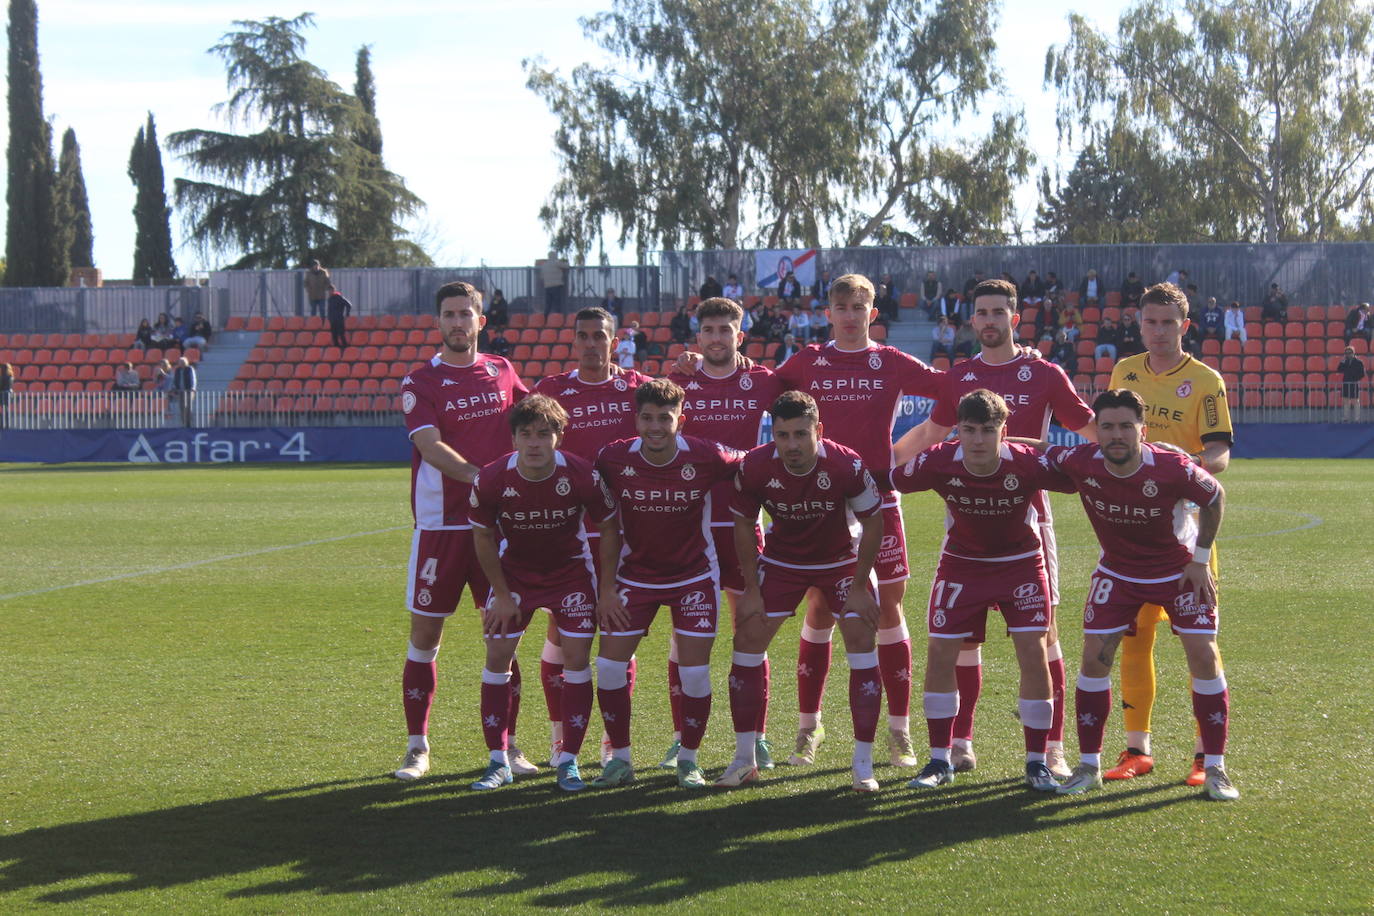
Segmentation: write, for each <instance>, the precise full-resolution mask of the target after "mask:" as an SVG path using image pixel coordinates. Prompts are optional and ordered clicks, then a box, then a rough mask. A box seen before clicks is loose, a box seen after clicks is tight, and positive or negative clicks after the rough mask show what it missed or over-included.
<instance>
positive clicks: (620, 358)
mask: <svg viewBox="0 0 1374 916" xmlns="http://www.w3.org/2000/svg"><path fill="white" fill-rule="evenodd" d="M615 361H616V365H618V366H620V368H622V369H633V368H634V367H635V334H634V331H633V330H632V329H631V328H621V329H620V342H619V343H617V344H616V345H615Z"/></svg>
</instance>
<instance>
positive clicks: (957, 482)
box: [949, 477, 964, 487]
mask: <svg viewBox="0 0 1374 916" xmlns="http://www.w3.org/2000/svg"><path fill="white" fill-rule="evenodd" d="M949 485H950V486H951V487H962V486H963V485H964V482H963V481H962V480H960V479H959V478H958V477H951V478H950V479H949Z"/></svg>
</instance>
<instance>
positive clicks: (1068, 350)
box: [1050, 328, 1078, 378]
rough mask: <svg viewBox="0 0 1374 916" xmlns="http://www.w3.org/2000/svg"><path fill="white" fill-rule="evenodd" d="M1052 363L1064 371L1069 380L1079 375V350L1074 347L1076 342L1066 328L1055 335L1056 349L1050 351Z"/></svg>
mask: <svg viewBox="0 0 1374 916" xmlns="http://www.w3.org/2000/svg"><path fill="white" fill-rule="evenodd" d="M1050 362H1052V363H1054V364H1055V365H1057V366H1059V367H1060V368H1061V369H1063V370H1064V374H1065V375H1067V376H1068V377H1069V378H1073V377H1074V376H1075V375H1077V374H1078V349H1077V348H1076V347H1075V346H1074V342H1073V340H1072V339H1071V338H1070V337H1069V332H1068V330H1067V329H1065V328H1060V329H1059V333H1058V334H1056V335H1055V338H1054V349H1053V350H1051V351H1050Z"/></svg>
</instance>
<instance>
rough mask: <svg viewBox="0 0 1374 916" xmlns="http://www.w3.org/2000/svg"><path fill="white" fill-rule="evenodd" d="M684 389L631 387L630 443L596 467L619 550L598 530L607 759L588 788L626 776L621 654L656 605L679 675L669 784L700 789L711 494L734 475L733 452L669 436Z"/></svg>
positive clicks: (712, 618) (714, 588)
mask: <svg viewBox="0 0 1374 916" xmlns="http://www.w3.org/2000/svg"><path fill="white" fill-rule="evenodd" d="M682 400H683V391H682V389H681V388H679V387H678V386H677V385H674V384H673V383H672V382H670V381H668V380H667V379H663V378H660V379H654V380H653V381H650V382H645V383H644V384H642V385H640V386H639V387H638V388H637V389H635V405H636V413H635V430H636V431H637V432H638V433H639V435H638V436H637V437H635V438H634V439H621V440H619V441H617V442H612V443H611V444H610V445H607V446H606V447H605V448H604V449H602V450H601V454H600V455H599V456H597V459H596V469H597V470H598V471H599V472H600V474H601V478H602V480H603V481H604V482H605V484H606V487H607V489H608V490H609V491H610V493H611V495H612V497H613V498H614V500H615V502H616V506H617V509H618V512H619V516H620V529H621V533H622V534H623V536H624V544H625V549H624V551H623V552H622V550H621V546H620V545H621V540H620V535H618V534H617V533H616V531H615V530H614V529H613V528H610V529H603V531H602V534H601V557H602V567H601V568H602V570H603V571H604V572H605V578H604V580H603V581H602V583H601V594H600V597H599V600H598V602H597V616H598V617H599V618H600V621H601V642H600V646H599V650H598V654H597V659H596V680H597V700H598V702H599V703H600V706H601V718H602V719H603V720H604V722H605V725H606V733H607V735H609V736H610V739H611V759H610V760H609V761H607V763H606V765H605V767H604V768H603V769H602V771H601V775H600V776H598V777H597V778H596V779H594V780H592V785H593V786H594V787H596V788H604V787H609V786H619V785H624V784H625V783H627V782H630V781H631V780H632V779H633V778H634V767H633V766H632V765H631V762H630V706H631V703H630V690H629V686H628V681H627V677H626V672H627V670H628V669H629V664H630V658H631V657H632V656H633V655H634V652H635V649H636V648H637V647H638V646H639V641H640V640H641V639H643V638H644V635H645V634H646V633H648V632H649V624H650V623H652V622H653V619H654V615H655V614H657V612H658V609H659V606H660V605H665V604H666V605H667V606H668V607H669V609H670V611H671V613H672V619H673V633H674V635H675V636H676V637H677V645H678V661H679V669H678V670H679V673H680V675H681V677H682V694H683V696H682V747H681V749H680V750H679V752H678V755H677V780H678V785H680V786H682V787H683V788H691V789H696V788H704V787H705V786H706V776H705V774H703V773H702V771H701V767H699V766H698V765H697V749H698V748H699V747H701V739H702V737H703V736H704V735H705V734H706V721H707V719H708V718H709V717H710V715H711V646H712V645H713V644H714V643H715V637H716V623H717V616H718V614H719V600H718V598H717V595H718V593H719V590H720V586H719V581H720V570H719V567H718V565H717V562H716V555H715V549H714V547H713V546H712V543H711V537H710V534H709V532H708V527H707V524H708V520H709V519H710V504H711V498H710V493H711V488H712V487H713V486H715V485H716V484H717V483H719V482H720V481H722V480H728V479H729V478H730V477H732V476H733V475H734V473H735V468H736V467H737V466H738V464H739V462H740V459H741V458H743V457H744V456H743V453H742V452H737V451H735V450H734V449H731V448H727V447H725V446H723V445H718V444H717V443H714V442H708V441H706V440H704V439H697V438H695V437H692V436H683V435H680V434H679V433H678V429H679V428H680V427H681V424H682Z"/></svg>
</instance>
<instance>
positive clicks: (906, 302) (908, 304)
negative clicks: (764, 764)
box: [899, 293, 920, 309]
mask: <svg viewBox="0 0 1374 916" xmlns="http://www.w3.org/2000/svg"><path fill="white" fill-rule="evenodd" d="M919 301H920V297H919V296H917V295H916V294H915V293H902V296H901V299H900V300H899V304H900V306H901V307H902V308H904V309H914V308H915V307H916V304H917V302H919Z"/></svg>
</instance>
